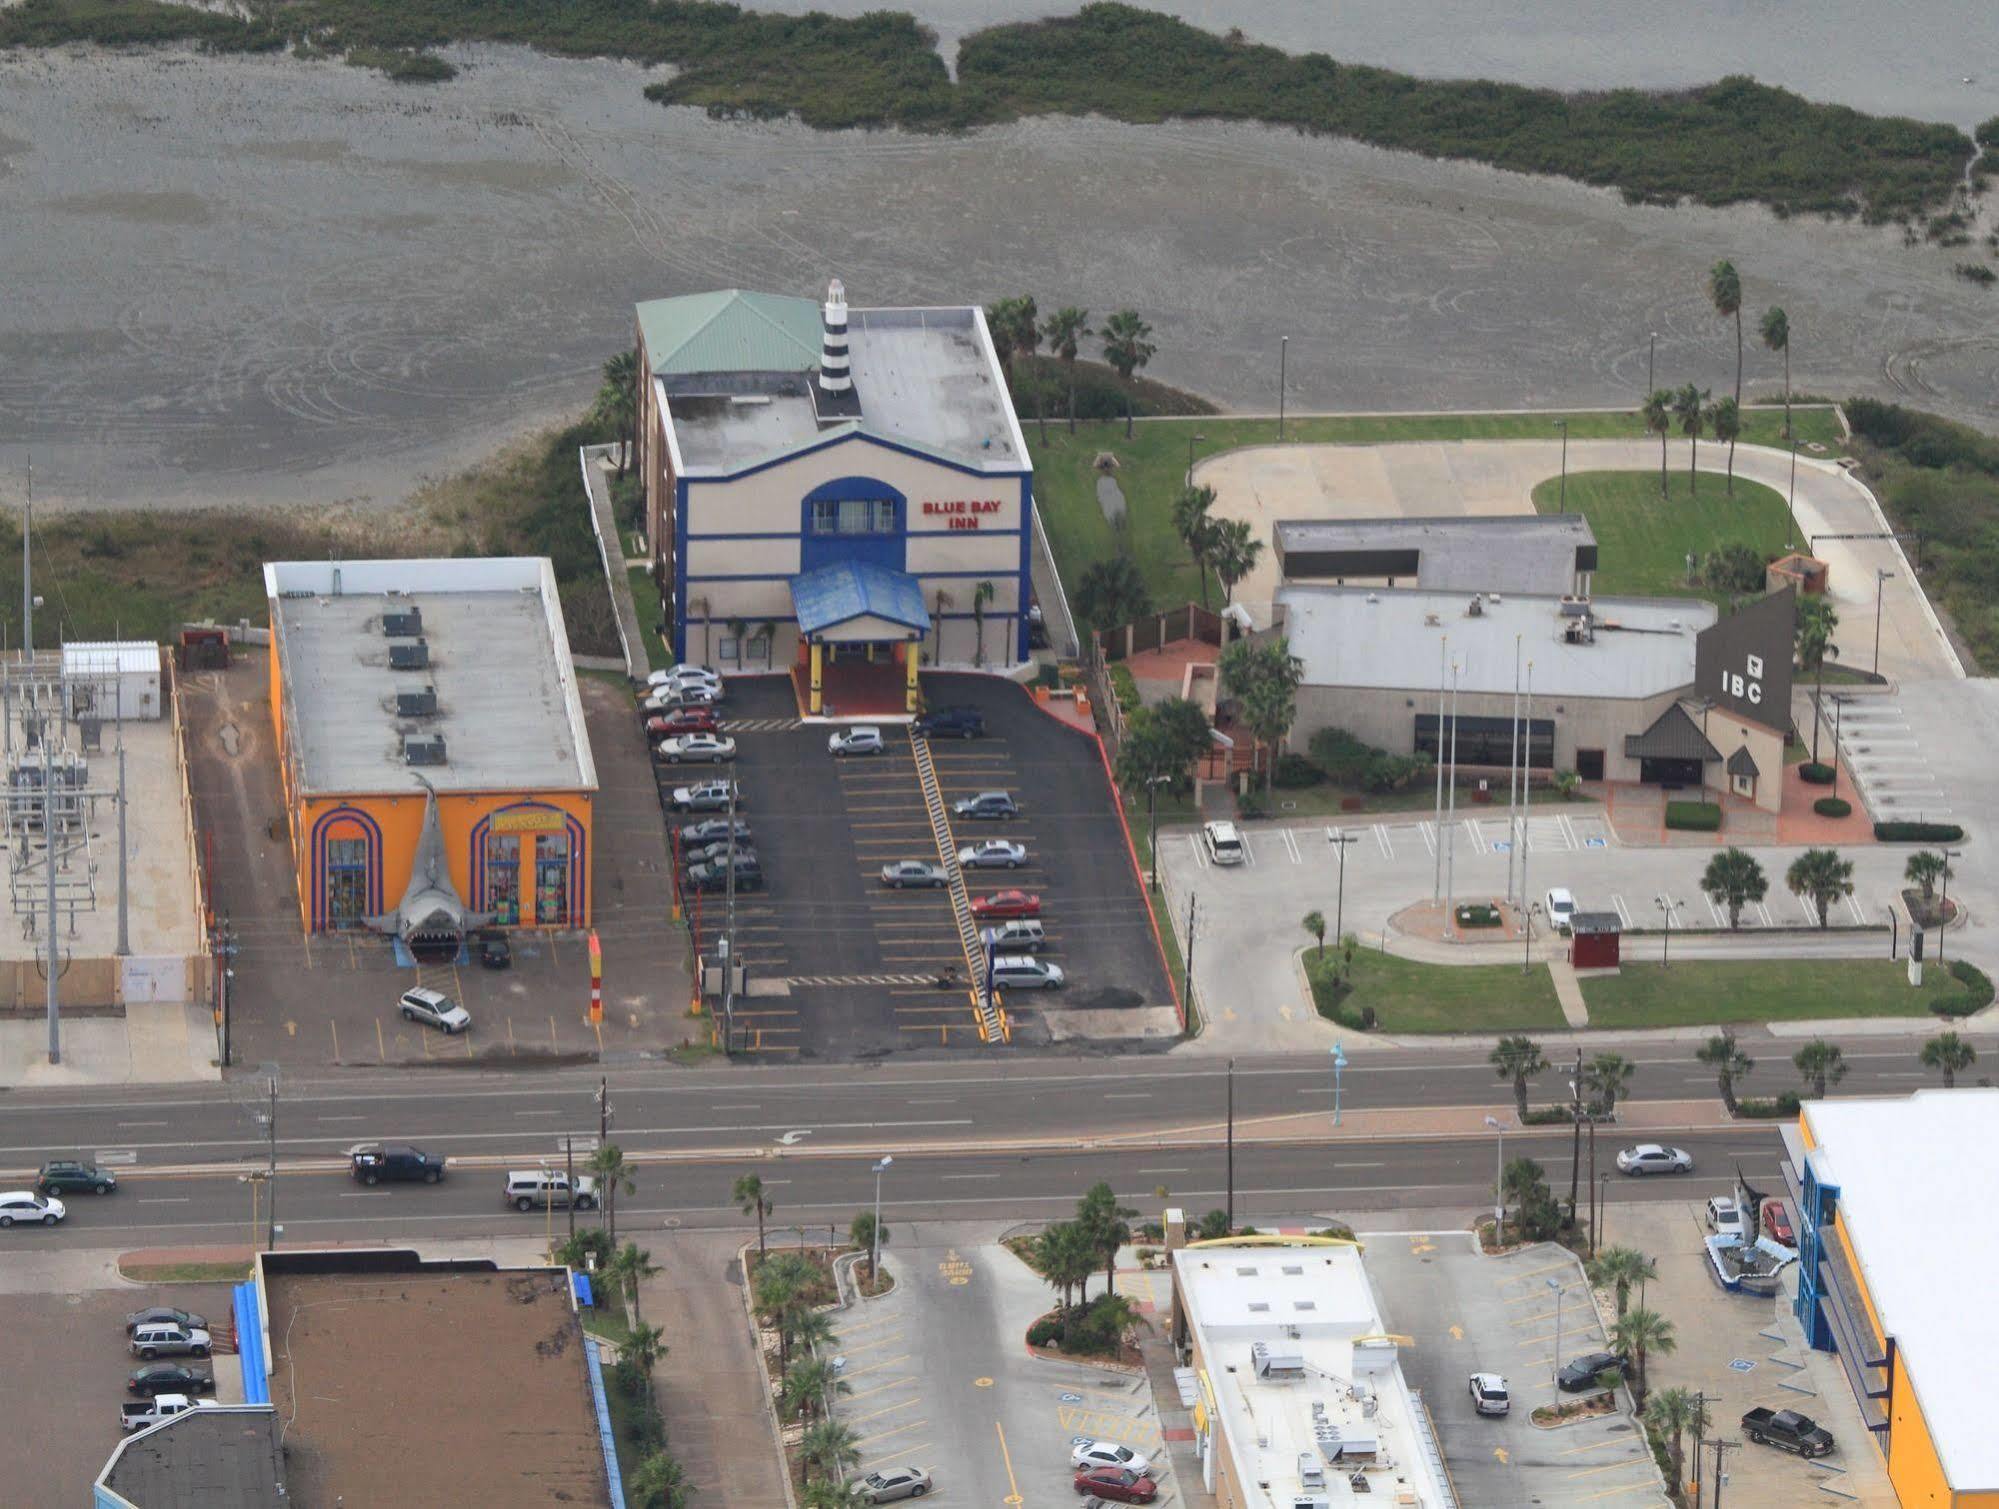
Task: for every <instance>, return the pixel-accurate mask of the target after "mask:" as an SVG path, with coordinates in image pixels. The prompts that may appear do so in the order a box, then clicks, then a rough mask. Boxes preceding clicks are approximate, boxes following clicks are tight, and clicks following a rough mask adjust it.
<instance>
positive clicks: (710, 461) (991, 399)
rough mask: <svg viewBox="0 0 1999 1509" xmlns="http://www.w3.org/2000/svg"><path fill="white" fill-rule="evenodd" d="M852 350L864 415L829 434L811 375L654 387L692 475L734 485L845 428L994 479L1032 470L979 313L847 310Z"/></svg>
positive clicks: (729, 375) (725, 376)
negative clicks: (749, 470) (729, 479)
mask: <svg viewBox="0 0 1999 1509" xmlns="http://www.w3.org/2000/svg"><path fill="white" fill-rule="evenodd" d="M847 347H848V361H849V364H850V367H851V369H852V372H853V378H854V392H855V394H856V395H857V396H858V397H859V400H860V417H859V419H858V420H851V419H847V420H843V421H841V422H840V423H830V422H829V423H828V424H826V425H825V426H823V427H822V426H821V424H820V422H819V415H818V412H817V410H816V409H815V407H814V405H813V401H812V387H811V384H812V373H811V371H810V370H809V369H808V370H806V371H800V372H792V371H779V372H718V373H686V374H667V375H662V376H658V377H655V379H654V381H656V382H657V383H658V384H659V385H660V389H661V391H662V392H663V393H664V394H665V396H666V402H667V412H668V414H669V415H670V416H671V418H672V422H673V434H674V443H675V445H676V446H677V448H678V449H679V452H680V460H681V465H682V468H683V470H684V472H685V473H686V474H688V475H694V476H698V475H700V474H701V473H703V472H708V473H721V474H724V475H726V474H728V473H732V472H736V471H740V470H742V469H743V468H744V467H748V466H754V465H757V464H758V463H761V462H765V461H770V460H774V459H776V458H778V457H780V456H783V455H784V454H786V453H787V452H789V451H794V450H797V449H799V448H801V447H803V446H805V445H808V444H810V443H812V442H814V441H817V440H819V439H820V438H822V436H825V435H830V434H833V433H835V432H836V431H838V430H840V429H841V428H843V427H848V428H857V429H858V430H859V431H860V432H861V433H864V434H868V435H873V436H876V437H878V438H880V439H883V440H891V441H894V442H895V443H897V444H899V445H907V446H911V447H913V448H915V449H917V450H919V451H927V452H930V453H932V454H935V455H938V456H942V457H945V458H946V459H948V460H951V461H954V462H957V463H958V464H959V465H961V466H972V467H978V468H982V469H990V470H994V471H1018V470H1022V469H1024V468H1025V467H1026V466H1027V457H1026V452H1025V449H1024V447H1023V445H1022V443H1021V439H1020V434H1019V430H1018V427H1017V426H1016V425H1015V424H1014V419H1013V411H1012V408H1011V406H1010V404H1009V401H1008V398H1007V394H1006V388H1005V385H1004V383H1003V382H1002V381H1001V378H1000V374H999V366H998V362H997V360H996V359H995V358H994V356H993V353H992V349H991V347H990V345H989V344H988V342H987V340H986V336H985V332H984V329H983V327H982V325H981V324H980V322H979V319H978V312H977V311H976V310H974V309H972V308H970V307H954V308H941V309H850V310H849V311H848V315H847ZM829 418H830V416H829Z"/></svg>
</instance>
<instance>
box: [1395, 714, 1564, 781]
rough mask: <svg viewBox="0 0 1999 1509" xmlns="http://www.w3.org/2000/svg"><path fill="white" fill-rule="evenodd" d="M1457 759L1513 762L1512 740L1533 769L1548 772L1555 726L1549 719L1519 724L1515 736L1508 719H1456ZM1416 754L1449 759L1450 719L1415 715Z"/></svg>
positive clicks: (1462, 761) (1471, 762) (1481, 762)
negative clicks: (1520, 745)
mask: <svg viewBox="0 0 1999 1509" xmlns="http://www.w3.org/2000/svg"><path fill="white" fill-rule="evenodd" d="M1457 725H1458V726H1457V744H1458V747H1457V758H1458V763H1459V764H1460V765H1508V766H1510V765H1511V764H1512V763H1513V760H1514V739H1515V738H1516V737H1520V738H1521V740H1522V742H1523V743H1524V745H1525V746H1526V751H1525V752H1526V756H1527V759H1526V763H1527V765H1528V766H1529V767H1530V768H1531V769H1534V770H1549V769H1552V768H1553V767H1554V763H1555V723H1554V720H1553V719H1552V718H1536V719H1534V720H1533V723H1532V724H1531V725H1530V724H1528V722H1527V720H1525V719H1522V720H1521V722H1520V726H1519V730H1518V734H1517V735H1516V731H1515V727H1514V722H1513V720H1512V719H1511V718H1474V717H1470V716H1469V715H1467V716H1465V717H1461V718H1459V719H1458V720H1457ZM1416 753H1417V754H1426V755H1429V756H1430V757H1431V758H1432V759H1434V760H1439V761H1443V760H1448V759H1450V758H1451V720H1450V719H1449V718H1448V717H1446V718H1441V719H1440V718H1438V716H1437V715H1436V714H1435V713H1418V714H1417V715H1416Z"/></svg>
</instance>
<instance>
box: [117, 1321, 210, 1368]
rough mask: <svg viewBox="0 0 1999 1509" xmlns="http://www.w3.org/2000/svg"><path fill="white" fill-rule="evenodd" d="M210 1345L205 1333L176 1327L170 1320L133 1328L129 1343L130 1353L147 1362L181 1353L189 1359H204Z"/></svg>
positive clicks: (180, 1326) (184, 1327)
mask: <svg viewBox="0 0 1999 1509" xmlns="http://www.w3.org/2000/svg"><path fill="white" fill-rule="evenodd" d="M210 1345H211V1343H210V1341H209V1337H208V1333H207V1332H206V1331H202V1330H198V1329H196V1328H194V1327H192V1326H183V1325H177V1324H175V1323H174V1322H173V1321H170V1320H169V1321H156V1322H153V1323H152V1324H149V1325H143V1326H138V1327H135V1328H134V1329H133V1332H132V1341H131V1347H132V1351H133V1352H134V1353H135V1354H136V1355H138V1356H140V1357H143V1358H145V1359H146V1360H147V1361H148V1362H150V1361H152V1359H153V1358H155V1357H172V1356H178V1355H180V1354H182V1353H185V1354H186V1355H188V1356H190V1357H206V1356H207V1355H208V1349H209V1346H210Z"/></svg>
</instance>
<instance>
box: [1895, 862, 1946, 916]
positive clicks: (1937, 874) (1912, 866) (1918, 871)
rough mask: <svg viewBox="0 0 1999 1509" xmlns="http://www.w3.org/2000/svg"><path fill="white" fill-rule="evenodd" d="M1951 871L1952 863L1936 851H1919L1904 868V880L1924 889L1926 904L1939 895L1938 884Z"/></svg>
mask: <svg viewBox="0 0 1999 1509" xmlns="http://www.w3.org/2000/svg"><path fill="white" fill-rule="evenodd" d="M1949 870H1950V862H1949V861H1948V860H1946V859H1945V858H1944V857H1943V855H1941V854H1939V853H1937V851H1936V850H1934V849H1918V850H1916V852H1915V853H1913V854H1911V855H1910V856H1909V862H1908V863H1907V864H1906V865H1904V866H1903V867H1902V878H1903V879H1904V880H1906V881H1908V882H1909V883H1910V884H1911V885H1919V886H1921V887H1922V888H1923V901H1924V902H1925V904H1927V903H1928V902H1930V901H1931V900H1933V899H1934V898H1935V896H1936V893H1937V882H1938V881H1939V880H1942V879H1943V878H1944V876H1945V875H1946V874H1947V873H1948V872H1949Z"/></svg>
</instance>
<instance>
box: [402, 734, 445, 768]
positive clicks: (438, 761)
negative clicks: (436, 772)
mask: <svg viewBox="0 0 1999 1509" xmlns="http://www.w3.org/2000/svg"><path fill="white" fill-rule="evenodd" d="M403 759H404V760H406V761H408V762H409V763H410V764H412V765H442V764H443V763H444V735H443V734H406V735H404V737H403Z"/></svg>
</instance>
